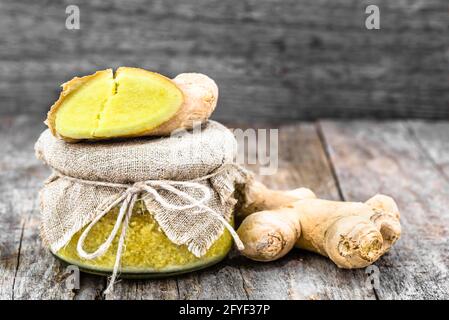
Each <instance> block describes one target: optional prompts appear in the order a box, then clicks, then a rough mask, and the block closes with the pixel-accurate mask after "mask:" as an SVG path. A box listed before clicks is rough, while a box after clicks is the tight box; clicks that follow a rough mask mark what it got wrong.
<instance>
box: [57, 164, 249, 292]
mask: <svg viewBox="0 0 449 320" xmlns="http://www.w3.org/2000/svg"><path fill="white" fill-rule="evenodd" d="M224 169H225V167H224V166H223V167H221V168H220V169H219V170H217V171H215V172H214V173H212V174H210V175H207V176H203V177H201V178H198V179H194V180H189V181H172V180H147V181H141V182H136V183H134V184H132V185H131V184H120V183H109V182H102V181H90V180H82V179H77V178H73V177H69V176H65V175H63V174H60V173H57V172H56V173H55V175H56V176H58V177H60V178H64V179H67V180H71V181H74V182H80V183H83V184H90V185H94V186H105V187H113V188H121V189H124V190H123V192H121V193H120V194H119V195H118V197H117V198H116V199H115V200H113V201H111V202H110V203H108V204H105V205H106V207H105V209H103V210H102V211H101V212H100V213H99V214H98V215H96V217H95V219H93V220H92V221H91V222H90V223H89V224H88V225H87V227H86V228H85V229H84V231H83V233H82V234H81V236H80V238H79V240H78V243H77V253H78V255H79V256H80V257H81V258H84V259H88V260H91V259H95V258H98V257H101V256H103V255H104V254H105V253H106V252H107V250H108V249H109V248H110V246H111V245H112V242H113V240H114V238H115V236H116V235H117V233H118V231H119V228H120V225H121V224H122V223H123V224H122V228H121V233H120V238H119V242H118V247H117V253H116V257H115V263H114V268H113V272H112V276H111V278H110V281H109V284H108V287H107V288H106V291H105V292H111V291H112V289H113V287H114V283H115V280H116V278H117V274H118V271H119V268H120V260H121V257H122V253H123V247H124V243H125V237H126V231H127V229H128V225H129V220H130V218H131V215H132V213H133V208H134V205H135V204H136V201H137V197H138V195H139V194H141V193H144V192H146V193H147V194H148V195H151V196H152V197H153V199H154V201H156V202H158V203H159V204H160V205H161V206H163V207H165V208H167V209H171V210H178V211H183V210H187V209H192V208H198V209H201V210H203V211H204V212H207V213H208V214H210V215H211V216H213V217H214V218H216V219H217V220H218V221H220V222H221V223H222V224H223V226H224V227H225V228H226V229H227V230H228V231H229V233H230V234H231V236H232V237H233V239H234V241H235V243H236V245H237V248H238V249H239V250H243V249H244V246H243V243H242V241H241V240H240V238H239V236H238V235H237V233H236V232H235V230H234V228H233V227H232V226H231V225H230V224H229V223H228V222H227V221H226V219H225V218H223V216H222V215H220V214H219V213H217V212H216V211H214V210H212V209H211V208H209V207H208V206H207V205H205V203H206V202H207V201H209V200H210V198H211V193H210V190H209V188H207V187H206V186H204V185H202V184H200V183H198V182H197V181H201V180H207V179H209V178H211V177H213V176H215V175H217V174H218V173H220V172H222V171H223V170H224ZM175 186H181V187H185V188H190V189H197V190H200V191H201V192H202V197H201V198H200V199H195V198H194V197H192V196H191V195H189V194H188V193H186V192H184V191H182V190H180V189H177V188H176V187H175ZM159 189H163V190H166V191H169V192H171V193H173V194H175V195H177V196H178V197H180V198H182V199H184V200H185V202H187V204H185V205H177V204H173V203H170V202H169V201H167V200H166V199H165V198H164V197H163V196H162V195H161V194H160V193H159V192H158V191H157V190H159ZM119 205H121V206H120V211H119V213H118V215H117V220H116V222H115V224H114V227H113V228H112V231H111V233H110V234H109V236H108V238H107V239H106V240H105V242H103V243H102V244H101V245H100V246H99V247H98V248H97V250H95V251H94V252H86V251H85V250H84V248H83V247H84V242H85V240H86V238H87V236H88V235H89V232H90V230H91V229H92V227H93V226H94V225H95V224H97V223H98V221H100V219H101V218H102V217H104V216H105V215H106V214H107V213H108V212H109V211H111V210H112V209H113V208H115V207H117V206H119Z"/></svg>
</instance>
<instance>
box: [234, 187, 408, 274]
mask: <svg viewBox="0 0 449 320" xmlns="http://www.w3.org/2000/svg"><path fill="white" fill-rule="evenodd" d="M245 188H246V190H245V193H244V199H243V202H244V203H243V205H242V207H241V209H242V211H243V216H246V218H245V219H244V220H243V222H242V223H241V225H240V227H239V229H238V230H237V233H238V235H239V237H240V239H241V240H242V242H243V244H244V246H245V249H244V250H243V251H242V254H243V255H245V256H247V257H248V258H250V259H253V260H257V261H272V260H276V259H279V258H281V257H282V256H284V255H285V254H287V253H288V252H289V251H290V250H291V249H292V248H293V247H297V248H301V249H306V250H309V251H313V252H316V253H319V254H321V255H323V256H327V257H329V258H330V259H331V260H332V261H333V262H334V263H335V264H336V265H337V266H339V267H340V268H347V269H353V268H363V267H366V266H368V265H370V264H372V263H373V262H375V261H376V260H377V259H378V258H379V257H381V256H382V255H383V254H384V253H385V252H387V251H388V250H389V249H390V248H391V246H392V245H393V244H394V243H395V242H396V241H397V240H398V239H399V237H400V234H401V225H400V223H399V210H398V208H397V206H396V203H395V202H394V200H393V199H392V198H390V197H388V196H385V195H376V196H374V197H372V198H371V199H369V200H368V201H366V202H365V203H360V202H342V201H330V200H323V199H317V198H315V197H314V194H313V192H312V191H310V190H308V189H305V188H301V189H296V190H293V191H276V190H270V189H268V188H266V187H265V186H263V185H262V184H260V183H258V182H253V183H249V184H248V185H247V186H246V187H245ZM295 195H296V197H295ZM292 197H294V199H293V200H292ZM275 206H278V207H275ZM251 208H257V209H258V210H262V211H258V212H255V213H252V214H251V212H250V209H251Z"/></svg>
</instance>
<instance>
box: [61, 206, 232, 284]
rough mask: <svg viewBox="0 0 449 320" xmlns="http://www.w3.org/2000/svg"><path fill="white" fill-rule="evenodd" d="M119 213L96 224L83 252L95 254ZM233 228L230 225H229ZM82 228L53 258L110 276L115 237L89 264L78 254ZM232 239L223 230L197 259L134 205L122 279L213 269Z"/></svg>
mask: <svg viewBox="0 0 449 320" xmlns="http://www.w3.org/2000/svg"><path fill="white" fill-rule="evenodd" d="M118 211H119V209H118V208H116V209H113V210H111V211H110V212H109V213H107V214H106V215H105V216H104V217H103V218H102V219H101V220H100V221H99V222H98V223H97V224H95V225H94V226H93V227H92V229H91V231H90V233H89V235H88V236H87V238H86V240H85V242H84V250H85V251H87V252H93V251H95V250H96V249H97V248H98V247H99V246H100V245H101V244H102V243H103V242H104V241H105V239H106V238H107V237H108V235H109V234H110V232H111V230H112V228H113V227H114V224H115V222H116V219H117V214H118ZM231 225H233V221H231ZM83 231H84V228H83V229H81V230H80V231H78V232H77V233H76V234H75V235H74V236H73V237H72V239H71V240H70V242H69V243H68V244H67V245H66V246H64V247H63V248H62V249H60V250H59V251H58V252H53V254H54V255H55V256H56V257H58V258H59V259H61V260H62V261H63V262H65V263H67V264H71V265H77V266H78V267H79V268H80V270H82V271H85V272H88V273H93V274H100V275H106V274H111V273H112V269H113V265H114V262H115V258H116V252H117V246H118V239H119V236H120V233H118V234H117V235H116V237H115V239H114V241H113V243H112V245H111V246H110V247H109V249H108V250H107V251H106V253H105V254H104V255H102V256H100V257H98V258H95V259H92V260H88V259H83V258H81V257H79V256H78V254H77V250H76V247H77V243H78V239H79V237H80V236H81V234H82V232H83ZM232 243H233V240H232V237H231V235H230V234H229V232H228V231H227V230H226V229H225V231H224V232H223V234H222V235H221V236H220V238H218V239H217V240H216V241H215V243H214V244H213V245H212V246H211V247H210V248H209V250H208V251H207V253H206V254H205V255H204V256H202V257H200V258H198V257H196V256H194V255H193V254H192V253H191V252H189V251H188V249H187V247H186V246H185V245H177V244H174V243H173V242H171V241H170V240H169V239H168V238H167V236H166V235H165V234H164V233H163V231H162V230H161V229H160V227H159V225H158V223H157V222H156V221H155V220H154V218H153V216H152V214H151V213H150V212H148V211H147V210H146V209H145V207H144V205H143V204H142V203H141V202H138V203H136V205H135V207H134V209H133V214H132V216H131V219H130V222H129V226H128V229H127V232H126V237H125V246H124V251H123V253H122V257H121V268H120V276H121V277H122V278H157V277H164V276H170V275H178V274H182V273H187V272H191V271H195V270H199V269H202V268H205V267H208V266H210V265H213V264H215V263H217V262H219V261H221V260H222V259H224V258H225V257H226V255H227V254H228V252H229V251H230V250H231V248H232Z"/></svg>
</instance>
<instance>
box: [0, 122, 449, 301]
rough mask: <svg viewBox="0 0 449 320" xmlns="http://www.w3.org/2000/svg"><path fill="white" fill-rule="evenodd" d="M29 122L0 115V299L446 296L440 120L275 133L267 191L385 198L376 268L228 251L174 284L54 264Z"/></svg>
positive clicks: (445, 173) (446, 149) (446, 143)
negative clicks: (73, 272) (44, 238)
mask: <svg viewBox="0 0 449 320" xmlns="http://www.w3.org/2000/svg"><path fill="white" fill-rule="evenodd" d="M36 119H37V118H36V117H30V116H18V117H5V116H4V117H2V118H0V141H1V152H0V250H1V251H0V254H1V256H0V258H1V261H0V298H2V299H392V298H393V299H441V298H446V299H447V298H449V280H448V275H449V272H448V269H449V210H448V207H449V139H448V138H449V122H421V121H400V122H398V121H395V122H378V121H319V122H315V123H297V124H291V125H283V126H281V127H280V131H279V140H280V159H279V171H278V173H277V175H276V176H275V177H274V176H263V177H260V179H261V180H262V181H263V182H265V183H266V184H268V185H270V186H271V187H276V188H293V187H298V186H307V187H310V188H311V189H313V190H315V191H316V193H317V194H318V195H319V196H320V197H323V198H328V199H345V200H360V201H363V200H366V199H367V198H369V197H370V196H372V195H374V194H375V193H378V192H381V193H386V194H389V195H392V196H393V197H394V198H395V199H396V200H397V202H398V204H399V207H400V209H401V212H402V218H401V220H402V225H403V236H402V238H401V240H400V241H399V242H398V243H397V244H396V246H395V247H394V248H393V249H392V250H391V252H390V253H388V254H387V255H385V256H384V257H382V258H381V259H380V260H379V261H378V262H376V264H375V265H376V266H377V267H378V271H379V282H378V286H376V287H377V288H373V286H372V285H370V284H369V282H370V281H369V279H370V276H369V274H367V273H366V270H362V269H361V270H340V269H338V268H337V267H336V266H335V265H334V264H333V263H331V262H330V261H329V260H328V259H326V258H323V257H321V256H319V255H316V254H312V253H308V252H304V251H300V250H294V251H293V252H291V253H290V254H289V255H288V256H287V257H285V258H284V259H281V260H279V261H276V262H272V263H256V262H252V261H249V260H247V259H245V258H243V257H241V256H238V254H236V253H232V254H230V256H229V257H228V258H227V259H226V260H225V261H224V262H222V263H220V264H218V265H216V266H214V267H212V268H209V269H207V270H204V271H201V272H196V273H192V274H188V275H184V276H178V277H175V278H169V279H162V280H151V281H131V280H123V281H121V282H119V283H118V284H117V285H116V287H115V291H114V293H113V294H108V295H104V294H103V290H104V289H105V284H106V279H105V278H102V277H97V276H91V275H87V274H82V276H81V283H80V284H81V287H80V289H79V290H69V289H67V288H66V286H65V283H66V281H65V279H66V277H67V274H66V273H65V268H64V266H62V265H61V264H60V263H59V262H58V261H57V260H55V259H54V258H53V256H52V255H51V254H50V253H49V251H48V250H47V249H46V248H44V247H43V246H42V244H41V241H40V238H39V210H38V201H37V193H38V190H39V188H40V187H41V185H42V181H43V180H44V179H45V178H46V177H47V176H48V174H49V170H48V168H46V167H45V166H44V165H42V163H40V161H38V160H36V159H35V157H34V153H33V144H34V142H35V140H36V139H37V137H38V135H39V133H40V132H41V131H42V130H43V129H44V126H43V124H42V123H39V121H37V120H36Z"/></svg>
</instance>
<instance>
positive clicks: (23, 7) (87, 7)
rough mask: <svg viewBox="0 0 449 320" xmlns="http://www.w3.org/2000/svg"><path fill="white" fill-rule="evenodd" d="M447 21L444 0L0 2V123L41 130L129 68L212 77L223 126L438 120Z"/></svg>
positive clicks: (442, 108)
mask: <svg viewBox="0 0 449 320" xmlns="http://www.w3.org/2000/svg"><path fill="white" fill-rule="evenodd" d="M70 4H75V5H78V6H79V8H80V11H81V28H80V30H67V29H66V28H65V20H66V17H67V15H66V13H65V9H66V7H67V6H68V5H70ZM369 4H376V5H378V6H379V8H380V11H381V19H380V22H381V24H380V26H381V29H380V30H367V29H366V28H365V18H366V16H367V15H366V14H365V8H366V6H367V5H369ZM448 15H449V3H448V1H447V0H395V1H388V0H373V1H363V0H345V1H343V0H301V1H297V0H239V1H232V2H231V1H222V0H208V1H201V0H183V1H174V0H157V1H139V0H134V1H119V0H117V1H80V0H70V1H34V0H20V1H7V0H0V74H1V75H0V115H1V114H3V115H8V114H10V115H11V114H14V115H16V114H23V113H32V114H35V115H36V117H42V118H43V116H44V114H45V112H46V111H47V110H48V108H49V106H50V105H51V104H52V102H53V101H54V100H55V99H56V97H57V95H58V92H59V85H60V84H61V83H62V82H64V81H67V80H69V79H70V78H72V77H73V76H75V75H83V74H89V73H92V72H93V71H95V70H97V69H102V68H107V67H114V68H115V67H118V66H122V65H126V66H139V67H143V68H147V69H151V70H156V71H159V72H161V73H163V74H166V75H169V76H174V75H176V74H177V73H180V72H184V71H197V72H203V73H206V74H208V75H210V76H211V77H213V78H214V79H216V81H217V82H218V84H219V86H220V89H221V98H220V102H219V103H220V107H219V108H218V109H217V111H216V113H215V115H214V116H215V118H216V119H218V120H222V121H238V120H242V121H264V120H270V121H271V122H272V121H280V122H281V121H292V120H298V119H302V120H309V119H316V118H322V117H378V118H403V117H408V118H416V117H418V118H438V119H447V118H449V16H448Z"/></svg>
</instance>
